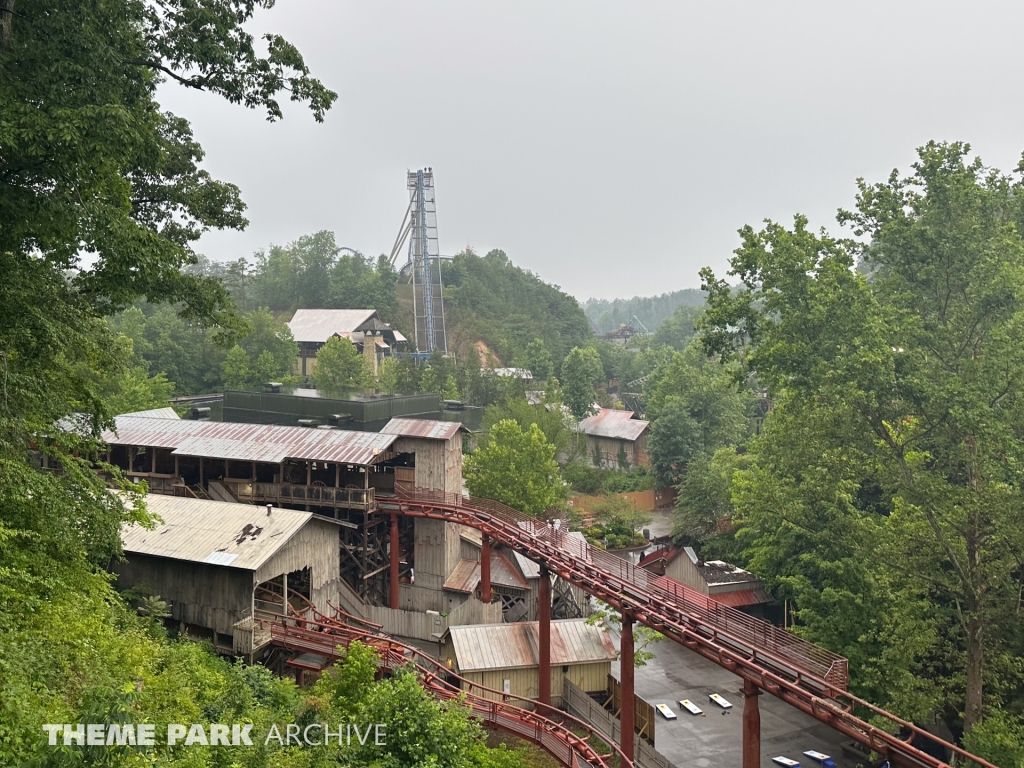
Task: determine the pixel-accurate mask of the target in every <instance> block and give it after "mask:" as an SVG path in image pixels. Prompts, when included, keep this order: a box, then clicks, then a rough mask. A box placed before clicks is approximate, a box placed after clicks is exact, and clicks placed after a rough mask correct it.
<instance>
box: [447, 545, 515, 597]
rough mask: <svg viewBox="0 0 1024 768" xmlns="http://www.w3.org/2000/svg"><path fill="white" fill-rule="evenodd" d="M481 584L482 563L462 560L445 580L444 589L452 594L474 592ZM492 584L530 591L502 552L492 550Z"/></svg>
mask: <svg viewBox="0 0 1024 768" xmlns="http://www.w3.org/2000/svg"><path fill="white" fill-rule="evenodd" d="M479 583H480V563H479V562H478V561H476V560H460V561H459V564H458V565H456V566H455V568H454V570H452V572H451V573H450V574H449V575H448V578H447V579H445V582H444V588H445V589H448V590H451V591H452V592H467V593H468V592H472V591H473V590H474V589H476V586H477V584H479ZM491 584H497V585H498V586H502V587H513V588H515V589H529V588H530V585H529V584H527V583H526V581H525V579H523V577H522V576H520V575H519V571H517V570H516V569H515V568H514V567H513V566H512V563H510V562H509V561H508V558H507V557H505V556H504V555H503V554H501V553H500V552H495V551H494V550H493V549H492V550H491Z"/></svg>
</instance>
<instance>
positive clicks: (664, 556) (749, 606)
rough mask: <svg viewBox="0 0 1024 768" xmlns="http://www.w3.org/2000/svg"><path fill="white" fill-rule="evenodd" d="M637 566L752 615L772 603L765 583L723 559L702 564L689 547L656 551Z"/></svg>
mask: <svg viewBox="0 0 1024 768" xmlns="http://www.w3.org/2000/svg"><path fill="white" fill-rule="evenodd" d="M640 567H641V568H645V569H646V570H648V571H650V572H651V573H656V574H658V575H659V576H667V577H668V578H670V579H672V580H673V581H677V582H679V583H680V584H684V585H686V586H687V587H690V589H695V590H697V591H698V592H700V593H701V594H705V595H708V596H709V597H712V598H714V600H715V601H716V602H718V603H721V604H723V605H728V606H730V607H731V608H739V609H740V610H742V611H744V612H745V613H749V614H751V615H754V616H761V615H762V608H763V606H765V605H767V604H768V603H771V602H772V596H771V595H770V594H768V590H766V589H765V586H764V583H763V582H762V581H761V579H759V578H758V577H757V576H755V575H754V574H753V573H751V572H750V571H745V570H744V569H742V568H740V567H739V566H736V565H732V564H731V563H726V562H725V561H723V560H708V561H707V562H704V561H703V560H701V559H700V557H698V555H697V553H696V552H695V551H694V550H693V548H692V547H679V546H671V547H665V548H662V549H657V550H655V551H654V552H651V553H650V554H648V555H645V556H644V557H643V558H642V559H641V560H640Z"/></svg>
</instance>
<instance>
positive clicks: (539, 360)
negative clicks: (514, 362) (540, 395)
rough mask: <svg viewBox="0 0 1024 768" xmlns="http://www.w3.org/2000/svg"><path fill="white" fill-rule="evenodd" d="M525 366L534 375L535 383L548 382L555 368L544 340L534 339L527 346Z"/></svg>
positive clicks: (524, 359) (524, 356)
mask: <svg viewBox="0 0 1024 768" xmlns="http://www.w3.org/2000/svg"><path fill="white" fill-rule="evenodd" d="M523 364H524V366H525V367H526V369H527V370H529V371H530V373H531V374H532V375H533V380H534V381H539V382H540V381H547V380H548V379H549V378H551V376H552V374H553V373H554V372H555V366H554V363H553V361H552V359H551V353H550V352H548V348H547V346H545V344H544V339H534V340H533V341H531V342H530V343H529V344H527V345H526V352H525V353H524V354H523Z"/></svg>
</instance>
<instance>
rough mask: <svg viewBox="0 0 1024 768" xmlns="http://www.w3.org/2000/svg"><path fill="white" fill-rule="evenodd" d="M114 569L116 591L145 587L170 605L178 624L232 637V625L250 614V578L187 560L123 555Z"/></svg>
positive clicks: (235, 570)
mask: <svg viewBox="0 0 1024 768" xmlns="http://www.w3.org/2000/svg"><path fill="white" fill-rule="evenodd" d="M125 556H126V557H127V558H128V559H127V561H126V562H123V563H118V564H117V565H115V567H114V570H115V572H116V573H117V586H118V589H127V588H128V587H135V586H138V585H140V584H147V585H149V588H150V589H152V591H153V593H154V594H157V595H159V596H160V597H162V598H163V599H164V600H166V601H168V602H169V603H170V613H171V616H172V617H173V618H174V619H175V620H177V621H184V622H186V623H188V624H195V625H198V626H201V627H207V628H209V629H212V630H215V631H217V632H222V633H224V634H231V629H232V625H234V623H235V622H236V621H238V620H239V619H241V618H242V616H243V615H245V614H246V613H247V612H251V611H252V599H253V587H254V582H253V574H252V571H244V570H241V569H238V568H225V567H223V566H217V565H207V564H205V563H193V562H190V561H186V560H172V559H170V558H165V557H151V556H149V555H140V554H137V553H126V554H125Z"/></svg>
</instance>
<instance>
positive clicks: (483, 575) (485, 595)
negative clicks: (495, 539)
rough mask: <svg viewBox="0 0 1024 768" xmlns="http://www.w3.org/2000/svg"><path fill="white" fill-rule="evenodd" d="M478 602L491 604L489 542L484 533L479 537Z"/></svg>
mask: <svg viewBox="0 0 1024 768" xmlns="http://www.w3.org/2000/svg"><path fill="white" fill-rule="evenodd" d="M480 600H481V602H483V603H489V602H491V540H490V537H488V535H487V534H486V533H484V534H481V536H480Z"/></svg>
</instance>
